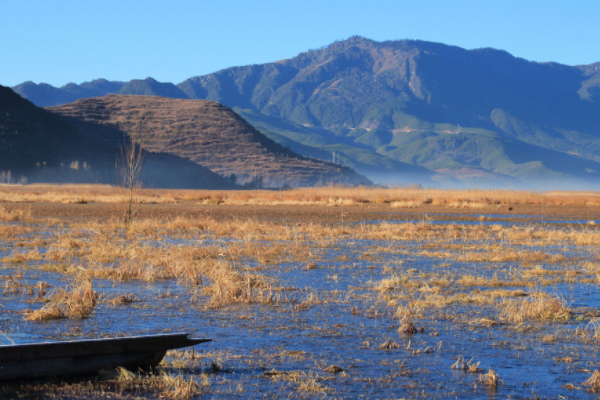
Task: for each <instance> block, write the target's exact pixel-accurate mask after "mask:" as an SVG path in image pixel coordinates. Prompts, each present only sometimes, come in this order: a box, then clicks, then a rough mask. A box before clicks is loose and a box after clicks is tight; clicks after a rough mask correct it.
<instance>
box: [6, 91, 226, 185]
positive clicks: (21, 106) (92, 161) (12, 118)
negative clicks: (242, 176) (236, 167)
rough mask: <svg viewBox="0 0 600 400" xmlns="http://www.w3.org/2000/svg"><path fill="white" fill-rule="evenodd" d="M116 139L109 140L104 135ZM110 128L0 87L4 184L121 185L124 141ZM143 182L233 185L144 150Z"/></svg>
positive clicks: (177, 159) (181, 161)
mask: <svg viewBox="0 0 600 400" xmlns="http://www.w3.org/2000/svg"><path fill="white" fill-rule="evenodd" d="M109 137H110V138H111V140H104V139H103V138H109ZM124 139H125V137H124V135H123V133H122V132H120V131H118V130H115V129H114V128H111V127H109V126H104V125H98V124H90V123H86V122H79V123H77V124H73V123H71V122H69V121H66V120H65V119H64V118H62V117H61V116H59V115H56V114H54V113H52V112H49V111H48V110H45V109H43V108H39V107H37V106H35V105H34V104H32V103H31V102H29V101H28V100H25V99H23V98H22V97H20V96H19V95H18V94H16V93H14V92H13V91H12V90H11V89H10V88H8V87H4V86H0V183H2V182H29V183H31V182H75V183H109V184H116V183H118V171H117V170H116V169H115V165H116V161H117V159H118V157H119V154H120V152H121V144H122V143H123V142H124ZM144 159H145V160H144V167H143V171H142V176H141V179H142V183H143V185H144V186H146V187H156V188H206V189H219V188H220V189H226V188H232V187H233V186H234V185H232V184H231V183H230V182H229V181H228V180H227V179H224V178H223V177H221V176H219V175H217V174H215V173H214V172H212V171H210V170H208V169H207V168H205V167H202V166H200V165H198V164H196V163H193V162H191V161H189V160H186V159H184V158H181V157H177V156H174V155H171V154H158V153H148V152H145V154H144Z"/></svg>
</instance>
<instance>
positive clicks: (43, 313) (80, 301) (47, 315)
mask: <svg viewBox="0 0 600 400" xmlns="http://www.w3.org/2000/svg"><path fill="white" fill-rule="evenodd" d="M98 298H99V295H98V293H97V292H95V291H94V290H93V287H92V281H91V280H90V279H89V278H81V279H80V280H79V282H77V283H76V284H75V285H74V286H73V287H72V288H71V289H70V290H68V289H58V290H57V291H55V292H54V293H53V296H52V300H51V301H50V302H49V303H48V304H46V305H45V306H44V307H42V308H41V309H39V310H35V311H29V312H26V313H25V319H26V320H28V321H48V320H52V319H60V318H70V319H82V318H87V317H89V315H90V314H91V313H92V311H93V309H94V307H95V306H96V303H97V301H98Z"/></svg>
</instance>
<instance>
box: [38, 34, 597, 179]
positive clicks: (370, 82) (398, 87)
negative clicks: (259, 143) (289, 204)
mask: <svg viewBox="0 0 600 400" xmlns="http://www.w3.org/2000/svg"><path fill="white" fill-rule="evenodd" d="M176 86H177V88H178V89H179V90H180V91H181V92H182V93H184V94H185V95H186V96H187V97H189V98H196V99H207V100H212V101H217V102H220V103H222V104H224V105H226V106H228V107H232V108H234V109H235V110H236V111H237V112H239V113H240V115H242V117H244V118H246V119H248V120H250V121H251V122H252V124H253V125H255V126H257V128H258V129H259V130H260V131H261V132H263V133H265V134H266V135H267V136H270V137H271V138H275V139H276V140H278V141H280V142H281V143H284V142H285V143H286V144H287V145H290V146H291V147H294V148H296V149H298V150H299V151H302V152H303V153H302V154H304V155H306V156H307V155H309V154H311V153H313V152H314V153H315V154H316V153H318V154H321V155H323V154H326V153H328V152H331V150H332V146H336V149H337V150H336V152H339V157H340V160H342V161H343V162H344V163H345V164H346V165H349V166H353V167H355V168H358V171H359V172H366V171H367V170H368V171H369V173H370V174H372V173H375V174H377V173H388V174H390V175H392V176H393V175H394V174H396V175H397V176H398V180H400V181H401V180H402V179H403V172H402V170H404V169H406V167H405V165H406V163H407V162H408V163H409V164H412V165H414V166H419V167H426V168H429V169H431V171H432V173H436V171H437V170H444V171H445V170H447V169H453V168H467V169H472V170H474V171H475V170H479V171H486V172H487V173H490V174H492V175H493V174H495V173H498V174H505V173H509V176H511V177H513V178H516V179H518V180H520V181H537V180H539V179H541V178H540V177H542V179H543V177H544V176H545V179H550V180H553V179H556V177H557V176H562V177H565V178H566V179H569V180H572V181H578V182H581V183H586V182H588V183H589V182H591V181H596V180H597V176H596V174H595V172H588V170H598V168H597V167H598V166H597V165H596V163H599V162H600V130H599V128H598V127H599V126H600V63H594V64H589V65H584V66H566V65H562V64H559V63H554V62H545V63H537V62H532V61H527V60H525V59H522V58H518V57H514V56H512V55H510V54H509V53H508V52H506V51H504V50H497V49H492V48H481V49H474V50H466V49H462V48H460V47H457V46H448V45H444V44H440V43H433V42H425V41H418V40H403V41H384V42H376V41H373V40H369V39H366V38H362V37H352V38H350V39H347V40H344V41H338V42H334V43H332V44H331V45H329V46H325V47H323V48H321V49H316V50H310V51H307V52H303V53H300V54H298V55H297V56H296V57H293V58H290V59H285V60H279V61H276V62H273V63H265V64H257V65H249V66H243V67H231V68H227V69H224V70H221V71H217V72H215V73H212V74H208V75H203V76H197V77H193V78H190V79H187V80H185V81H183V82H181V83H180V84H178V85H176ZM46 89H47V88H46ZM282 125H285V128H282ZM363 130H364V132H363ZM372 130H376V132H375V133H370V131H372ZM411 132H413V133H414V132H421V133H423V134H426V135H429V136H435V139H429V140H428V141H427V142H421V143H422V145H423V146H420V147H418V146H412V147H411V148H412V149H413V150H412V151H413V154H412V155H410V156H407V154H405V152H397V151H396V152H394V151H390V149H389V146H394V144H392V142H393V141H398V139H395V138H397V137H402V136H406V137H409V136H410V134H411ZM473 134H482V135H487V136H485V137H488V136H490V135H492V136H494V137H495V138H494V139H493V140H483V141H482V140H479V139H477V137H476V135H475V136H474V135H473ZM448 135H454V136H453V139H451V140H450V139H449V138H448V137H447V136H448ZM457 135H458V136H460V137H461V140H463V141H470V146H471V147H477V144H476V142H477V141H479V142H480V143H483V142H485V143H487V145H490V146H491V145H492V144H493V145H495V146H498V149H500V150H502V149H505V148H508V147H510V146H509V145H508V143H509V142H507V141H516V142H515V143H517V144H518V145H521V146H523V147H527V148H528V149H530V150H531V151H533V153H532V154H531V156H530V157H529V158H527V159H522V157H516V156H514V155H510V154H507V153H502V152H496V153H495V154H496V156H495V157H496V158H497V160H496V161H495V162H493V163H485V162H483V161H481V160H479V159H477V157H475V158H473V159H472V160H471V161H469V162H466V163H465V160H462V161H461V160H459V159H456V158H455V155H454V150H453V149H452V147H448V148H446V147H444V146H447V145H448V144H449V143H453V141H455V137H456V136H457ZM485 137H484V139H485ZM526 145H528V146H526ZM431 146H434V147H435V146H437V147H435V149H433V148H431ZM511 146H512V145H511ZM531 146H534V147H531ZM543 149H547V150H551V151H554V152H558V153H561V154H567V157H566V158H565V157H562V156H561V157H559V158H556V157H555V159H552V157H550V158H548V157H547V156H548V154H547V153H546V152H545V151H544V150H543ZM433 150H435V151H434V152H438V151H441V152H442V153H443V154H444V157H439V162H437V163H435V165H434V166H431V165H427V164H426V163H424V162H422V161H420V160H426V159H428V157H427V154H428V153H431V151H433ZM488 153H492V151H491V150H489V151H488ZM382 157H383V158H382ZM580 158H581V159H587V160H588V161H590V162H591V163H592V164H591V165H592V166H593V168H588V167H586V168H579V169H577V170H573V169H571V170H570V172H569V173H567V174H566V175H564V173H563V172H561V171H564V170H566V169H568V168H567V166H565V165H564V163H571V164H573V165H583V164H581V163H580V162H579V161H578V159H580ZM385 159H389V160H393V161H395V162H400V163H401V164H398V166H396V164H390V163H388V162H384V160H385ZM559 159H560V160H559ZM444 160H445V161H444ZM501 161H502V163H504V164H506V165H504V167H502V168H499V169H498V168H496V167H494V165H499V164H502V163H501ZM532 162H538V163H539V164H540V168H538V169H536V171H538V172H536V173H535V174H528V171H531V164H529V163H532ZM372 170H374V171H375V172H373V171H372ZM557 174H558V175H557Z"/></svg>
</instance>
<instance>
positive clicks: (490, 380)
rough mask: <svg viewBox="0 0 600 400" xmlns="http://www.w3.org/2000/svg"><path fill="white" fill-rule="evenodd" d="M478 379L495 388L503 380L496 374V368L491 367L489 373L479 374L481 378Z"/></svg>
mask: <svg viewBox="0 0 600 400" xmlns="http://www.w3.org/2000/svg"><path fill="white" fill-rule="evenodd" d="M477 365H479V364H477ZM477 380H478V381H479V382H481V383H484V384H486V385H488V386H490V387H493V388H496V387H498V382H502V381H501V380H500V377H499V376H498V375H496V372H494V370H493V369H491V368H490V370H489V372H488V373H487V374H481V375H479V378H478V379H477Z"/></svg>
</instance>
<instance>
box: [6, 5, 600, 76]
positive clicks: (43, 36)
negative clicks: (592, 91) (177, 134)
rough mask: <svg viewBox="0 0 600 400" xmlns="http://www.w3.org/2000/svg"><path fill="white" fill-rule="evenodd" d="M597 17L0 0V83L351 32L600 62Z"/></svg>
mask: <svg viewBox="0 0 600 400" xmlns="http://www.w3.org/2000/svg"><path fill="white" fill-rule="evenodd" d="M599 16H600V1H597V0H580V1H554V0H538V1H533V0H519V1H512V0H503V1H495V0H453V1H436V0H413V1H403V0H396V1H393V0H381V1H376V0H370V1H359V0H329V1H327V0H321V1H313V0H297V1H288V0H277V1H271V0H254V1H242V0H238V1H233V0H220V1H217V0H211V1H184V0H181V1H156V0H144V1H138V0H119V1H114V0H102V1H96V0H78V1H74V0H52V1H50V0H48V1H42V0H38V1H33V0H0V57H1V58H0V84H1V85H5V86H14V85H16V84H19V83H21V82H24V81H27V80H31V81H34V82H36V83H40V82H46V83H50V84H52V85H55V86H62V85H64V84H66V83H68V82H75V83H81V82H84V81H89V80H92V79H96V78H106V79H110V80H122V81H128V80H130V79H134V78H142V79H143V78H146V77H148V76H151V77H153V78H155V79H157V80H159V81H162V82H173V83H179V82H181V81H183V80H185V79H187V78H189V77H192V76H196V75H203V74H207V73H211V72H214V71H217V70H220V69H223V68H227V67H231V66H236V65H248V64H259V63H266V62H271V61H276V60H280V59H284V58H290V57H293V56H295V55H296V54H298V53H300V52H302V51H306V50H308V49H313V48H319V47H322V46H324V45H327V44H329V43H331V42H333V41H335V40H339V39H345V38H347V37H349V36H352V35H361V36H365V37H368V38H371V39H374V40H393V39H421V40H428V41H434V42H441V43H446V44H451V45H457V46H460V47H464V48H467V49H472V48H479V47H494V48H499V49H503V50H507V51H509V52H510V53H512V54H513V55H515V56H518V57H523V58H526V59H528V60H534V61H557V62H560V63H563V64H568V65H577V64H589V63H592V62H597V61H600V42H599V39H600V23H599V22H598V21H599Z"/></svg>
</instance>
